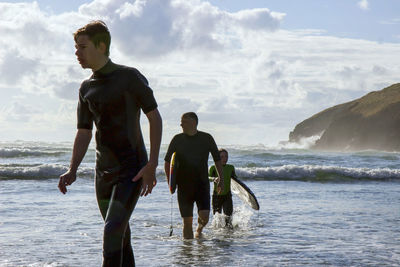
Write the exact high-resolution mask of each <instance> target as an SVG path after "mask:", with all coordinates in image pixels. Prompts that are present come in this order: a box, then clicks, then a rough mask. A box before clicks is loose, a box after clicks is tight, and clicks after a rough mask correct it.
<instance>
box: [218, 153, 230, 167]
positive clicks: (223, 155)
mask: <svg viewBox="0 0 400 267" xmlns="http://www.w3.org/2000/svg"><path fill="white" fill-rule="evenodd" d="M219 156H220V157H221V163H222V165H226V163H227V162H228V154H227V153H226V152H224V151H222V152H220V153H219Z"/></svg>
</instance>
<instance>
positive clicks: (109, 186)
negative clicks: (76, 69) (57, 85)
mask: <svg viewBox="0 0 400 267" xmlns="http://www.w3.org/2000/svg"><path fill="white" fill-rule="evenodd" d="M74 39H75V48H76V53H75V55H76V56H77V59H78V61H79V64H80V65H81V66H82V68H89V69H91V70H92V71H93V74H92V75H91V77H90V78H89V79H87V80H85V81H83V83H82V84H81V88H80V89H79V102H78V123H77V128H78V131H77V134H76V137H75V142H74V146H73V151H72V159H71V163H70V167H69V170H68V171H67V172H66V173H64V174H63V175H61V176H60V180H59V184H58V187H59V189H60V191H61V192H62V193H63V194H65V193H66V192H67V188H66V187H67V186H69V185H71V184H72V183H73V182H74V181H75V180H76V172H77V169H78V166H79V165H80V163H81V161H82V159H83V157H84V156H85V154H86V151H87V148H88V145H89V143H90V140H91V138H92V128H93V122H94V123H95V125H96V181H95V187H96V198H97V202H98V206H99V209H100V212H101V215H102V217H103V219H104V221H105V225H104V238H103V266H112V267H117V266H134V265H135V260H134V256H133V251H132V246H131V231H130V227H129V218H130V216H131V214H132V212H133V209H134V208H135V205H136V202H137V200H138V198H139V195H141V196H146V195H148V194H150V193H151V192H152V190H153V187H154V186H155V185H156V183H157V180H156V176H155V171H156V167H157V165H158V155H159V150H160V142H161V133H162V119H161V116H160V114H159V112H158V109H157V102H156V100H155V99H154V96H153V91H152V90H151V88H150V87H149V86H148V82H147V80H146V78H145V77H144V76H143V75H142V74H141V73H140V72H139V71H138V70H136V69H135V68H131V67H126V66H122V65H117V64H114V63H113V62H112V61H111V60H110V59H109V47H110V41H111V36H110V32H109V30H108V28H107V26H106V25H105V23H104V22H102V21H94V22H91V23H89V24H87V25H86V26H84V27H82V28H80V29H79V30H77V31H76V32H75V34H74ZM140 110H143V112H144V113H145V114H146V116H147V118H148V120H149V125H150V159H149V160H148V158H147V152H146V148H145V145H144V141H143V136H142V132H141V129H140V121H139V120H140Z"/></svg>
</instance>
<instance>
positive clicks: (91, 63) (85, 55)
mask: <svg viewBox="0 0 400 267" xmlns="http://www.w3.org/2000/svg"><path fill="white" fill-rule="evenodd" d="M75 49H76V52H75V55H76V56H77V59H78V61H79V64H81V66H82V68H84V69H87V68H91V69H93V68H95V67H96V66H97V65H96V64H97V62H98V61H99V59H100V58H101V57H102V56H104V53H103V52H102V49H101V47H100V46H99V47H95V45H94V44H93V42H92V41H90V39H89V36H87V35H79V36H78V37H77V39H76V43H75Z"/></svg>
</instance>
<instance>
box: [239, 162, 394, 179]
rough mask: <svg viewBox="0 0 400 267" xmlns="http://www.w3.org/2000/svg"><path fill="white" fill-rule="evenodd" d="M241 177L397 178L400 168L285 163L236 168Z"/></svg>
mask: <svg viewBox="0 0 400 267" xmlns="http://www.w3.org/2000/svg"><path fill="white" fill-rule="evenodd" d="M236 173H237V175H238V176H239V178H241V179H257V180H299V181H321V182H323V181H333V182H334V181H351V180H374V181H375V180H378V181H386V180H391V181H392V180H397V181H400V169H389V168H377V169H370V168H348V167H337V166H315V165H301V166H298V165H283V166H279V167H256V168H236Z"/></svg>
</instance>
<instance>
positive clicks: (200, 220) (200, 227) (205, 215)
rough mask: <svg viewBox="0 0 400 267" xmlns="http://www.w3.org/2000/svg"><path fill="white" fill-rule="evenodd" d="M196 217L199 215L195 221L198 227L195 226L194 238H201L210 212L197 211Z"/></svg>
mask: <svg viewBox="0 0 400 267" xmlns="http://www.w3.org/2000/svg"><path fill="white" fill-rule="evenodd" d="M198 215H199V218H198V220H197V222H198V226H197V229H196V234H195V237H196V238H199V237H201V234H202V231H203V228H204V227H205V226H206V224H207V223H208V220H209V216H210V210H199V213H198Z"/></svg>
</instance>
